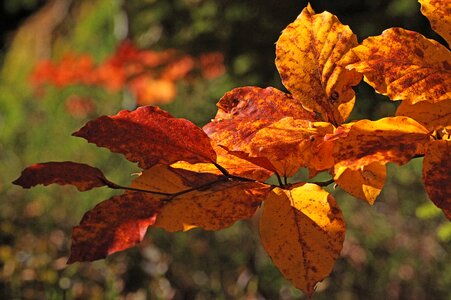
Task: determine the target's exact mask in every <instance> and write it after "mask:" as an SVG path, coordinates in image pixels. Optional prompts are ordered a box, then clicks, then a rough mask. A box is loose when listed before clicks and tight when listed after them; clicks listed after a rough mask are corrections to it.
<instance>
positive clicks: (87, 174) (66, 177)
mask: <svg viewBox="0 0 451 300" xmlns="http://www.w3.org/2000/svg"><path fill="white" fill-rule="evenodd" d="M108 182H109V181H108V180H107V179H106V178H105V176H104V175H103V173H102V171H100V170H99V169H97V168H94V167H91V166H88V165H86V164H80V163H74V162H71V161H64V162H47V163H40V164H34V165H32V166H29V167H28V168H26V169H25V170H23V171H22V174H21V175H20V177H19V178H17V179H16V180H14V181H13V183H14V184H17V185H20V186H21V187H23V188H26V189H28V188H30V187H33V186H35V185H38V184H43V185H49V184H52V183H56V184H60V185H73V186H75V187H76V188H77V189H78V190H79V191H87V190H90V189H92V188H96V187H101V186H104V185H106V183H108Z"/></svg>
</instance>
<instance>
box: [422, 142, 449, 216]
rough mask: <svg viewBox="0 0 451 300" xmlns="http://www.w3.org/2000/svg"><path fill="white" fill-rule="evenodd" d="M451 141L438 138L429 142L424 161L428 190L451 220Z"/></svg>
mask: <svg viewBox="0 0 451 300" xmlns="http://www.w3.org/2000/svg"><path fill="white" fill-rule="evenodd" d="M450 158H451V141H450V140H437V141H432V142H431V143H429V144H428V147H427V149H426V153H425V155H424V161H423V181H424V185H425V187H426V191H427V193H428V195H429V197H430V198H431V200H432V202H434V204H435V205H437V207H439V208H441V209H442V210H443V213H444V214H445V216H446V217H447V218H448V219H449V220H451V171H450V170H451V159H450Z"/></svg>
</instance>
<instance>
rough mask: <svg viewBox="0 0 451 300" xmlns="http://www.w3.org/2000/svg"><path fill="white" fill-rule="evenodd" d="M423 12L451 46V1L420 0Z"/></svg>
mask: <svg viewBox="0 0 451 300" xmlns="http://www.w3.org/2000/svg"><path fill="white" fill-rule="evenodd" d="M418 2H420V3H421V12H422V13H423V15H425V16H426V17H427V18H428V19H429V21H430V22H431V26H432V29H434V30H435V31H436V32H437V33H438V34H440V35H441V36H442V37H443V38H444V39H445V41H446V42H447V43H448V46H449V47H451V18H450V17H449V16H450V15H451V2H450V1H449V0H419V1H418Z"/></svg>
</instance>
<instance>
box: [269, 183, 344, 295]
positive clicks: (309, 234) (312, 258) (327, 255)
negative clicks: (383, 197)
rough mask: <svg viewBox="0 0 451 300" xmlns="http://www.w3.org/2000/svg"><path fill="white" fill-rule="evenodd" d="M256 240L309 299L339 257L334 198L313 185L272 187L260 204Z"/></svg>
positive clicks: (339, 224) (340, 230) (339, 220)
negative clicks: (261, 209) (261, 205)
mask: <svg viewBox="0 0 451 300" xmlns="http://www.w3.org/2000/svg"><path fill="white" fill-rule="evenodd" d="M260 237H261V241H262V244H263V247H264V248H265V250H266V252H268V254H269V255H270V256H271V258H272V260H273V262H274V264H275V265H276V266H277V268H279V270H280V271H281V272H282V274H283V275H284V276H285V278H287V279H288V280H289V281H291V283H293V285H295V286H296V287H297V288H299V289H301V290H302V291H303V292H305V293H306V294H307V295H309V296H311V295H312V294H313V292H314V290H315V285H316V283H318V282H319V281H321V280H323V279H324V278H325V277H326V276H327V275H329V273H330V272H331V271H332V268H333V266H334V264H335V261H336V259H337V258H338V257H339V255H340V251H341V248H342V246H343V241H344V237H345V222H344V220H343V215H342V213H341V210H340V208H339V207H338V205H337V203H336V202H335V199H334V198H333V197H332V196H331V195H330V194H329V193H327V192H326V191H324V190H322V189H321V188H320V187H319V186H317V185H314V184H304V185H302V186H298V187H295V188H293V189H292V190H283V189H280V188H275V189H274V190H273V191H272V192H271V193H270V194H269V195H268V198H267V199H266V200H265V202H264V205H263V214H262V217H261V219H260Z"/></svg>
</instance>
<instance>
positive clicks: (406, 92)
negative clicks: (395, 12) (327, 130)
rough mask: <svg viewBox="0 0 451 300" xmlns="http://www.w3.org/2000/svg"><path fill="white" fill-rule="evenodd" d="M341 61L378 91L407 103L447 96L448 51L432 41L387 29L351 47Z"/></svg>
mask: <svg viewBox="0 0 451 300" xmlns="http://www.w3.org/2000/svg"><path fill="white" fill-rule="evenodd" d="M341 64H347V65H348V66H347V68H348V69H354V70H357V71H358V72H361V73H362V74H363V75H364V76H365V81H366V82H368V83H369V84H370V85H371V86H372V87H374V88H375V89H376V91H377V92H378V93H381V94H383V95H387V96H388V97H390V99H392V100H405V101H408V102H409V103H412V104H414V103H417V102H420V101H429V102H431V103H436V102H439V101H443V100H448V99H451V52H450V51H449V50H448V49H447V48H446V47H444V46H443V45H441V44H440V43H437V42H436V41H434V40H429V39H427V38H425V37H424V36H422V35H421V34H419V33H417V32H414V31H409V30H405V29H402V28H390V29H387V30H385V31H384V32H383V33H382V34H381V35H379V36H374V37H369V38H367V39H366V40H364V41H363V42H362V44H361V45H359V46H357V47H355V48H353V49H352V50H351V51H350V52H349V53H348V54H347V56H346V57H345V58H344V59H343V61H342V62H341Z"/></svg>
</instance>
